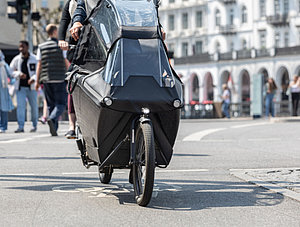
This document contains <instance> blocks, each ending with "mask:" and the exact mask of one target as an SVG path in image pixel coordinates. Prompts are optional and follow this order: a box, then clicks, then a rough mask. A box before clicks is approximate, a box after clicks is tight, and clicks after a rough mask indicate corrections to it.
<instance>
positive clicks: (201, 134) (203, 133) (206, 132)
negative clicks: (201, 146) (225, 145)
mask: <svg viewBox="0 0 300 227" xmlns="http://www.w3.org/2000/svg"><path fill="white" fill-rule="evenodd" d="M268 124H273V123H272V122H259V123H250V124H244V125H235V126H231V127H230V128H232V129H238V128H246V127H252V126H260V125H268ZM225 129H229V128H213V129H206V130H203V131H199V132H196V133H193V134H191V135H188V136H186V137H184V138H183V140H182V141H201V140H202V139H203V138H204V137H205V136H207V135H209V134H212V133H215V132H219V131H223V130H225ZM203 141H205V142H206V140H203ZM208 142H232V140H228V141H227V140H216V141H212V140H208Z"/></svg>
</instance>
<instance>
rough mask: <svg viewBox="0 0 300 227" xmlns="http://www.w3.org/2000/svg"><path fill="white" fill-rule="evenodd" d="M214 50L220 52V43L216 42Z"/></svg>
mask: <svg viewBox="0 0 300 227" xmlns="http://www.w3.org/2000/svg"><path fill="white" fill-rule="evenodd" d="M215 48H216V52H218V53H220V50H221V47H220V43H219V42H216V47H215Z"/></svg>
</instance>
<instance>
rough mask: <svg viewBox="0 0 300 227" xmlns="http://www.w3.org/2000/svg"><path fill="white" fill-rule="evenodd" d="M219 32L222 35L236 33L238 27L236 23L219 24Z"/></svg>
mask: <svg viewBox="0 0 300 227" xmlns="http://www.w3.org/2000/svg"><path fill="white" fill-rule="evenodd" d="M219 32H220V33H221V34H222V35H234V34H236V27H235V26H234V25H221V26H219Z"/></svg>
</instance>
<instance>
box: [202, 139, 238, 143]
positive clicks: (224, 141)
mask: <svg viewBox="0 0 300 227" xmlns="http://www.w3.org/2000/svg"><path fill="white" fill-rule="evenodd" d="M232 142H236V140H227V139H224V140H223V139H218V140H209V139H208V140H201V143H232Z"/></svg>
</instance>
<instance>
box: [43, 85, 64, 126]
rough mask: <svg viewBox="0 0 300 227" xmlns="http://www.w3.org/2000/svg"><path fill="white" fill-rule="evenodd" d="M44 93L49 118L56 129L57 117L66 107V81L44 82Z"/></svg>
mask: <svg viewBox="0 0 300 227" xmlns="http://www.w3.org/2000/svg"><path fill="white" fill-rule="evenodd" d="M44 93H45V97H46V101H47V106H48V110H49V119H51V120H52V121H53V122H54V125H55V129H56V130H57V129H58V118H59V116H60V115H61V114H62V113H63V112H64V110H65V109H66V104H67V89H66V83H65V82H61V83H44Z"/></svg>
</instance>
